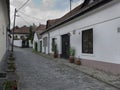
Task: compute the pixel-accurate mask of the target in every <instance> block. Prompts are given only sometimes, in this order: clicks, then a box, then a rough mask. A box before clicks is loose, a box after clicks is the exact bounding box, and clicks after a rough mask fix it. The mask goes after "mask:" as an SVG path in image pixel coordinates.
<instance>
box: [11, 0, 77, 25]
mask: <svg viewBox="0 0 120 90" xmlns="http://www.w3.org/2000/svg"><path fill="white" fill-rule="evenodd" d="M10 2H11V6H10V7H11V21H13V18H12V17H13V15H14V8H17V9H18V8H20V7H21V5H23V4H24V3H25V0H10ZM54 4H55V0H42V4H41V6H40V7H37V6H35V4H34V3H33V1H32V0H30V1H29V3H28V4H27V5H26V6H25V7H23V8H22V9H21V10H20V11H18V14H19V15H20V17H17V18H16V25H18V26H23V25H30V24H31V25H32V24H33V23H35V24H37V25H38V24H39V23H43V24H46V20H48V19H56V18H60V17H61V16H63V15H64V14H65V13H66V12H68V10H67V9H65V10H57V9H52V8H53V6H54ZM76 5H78V3H74V7H75V6H76ZM23 12H24V13H25V14H27V15H25V14H24V13H23ZM21 17H22V18H21ZM33 17H35V18H33Z"/></svg>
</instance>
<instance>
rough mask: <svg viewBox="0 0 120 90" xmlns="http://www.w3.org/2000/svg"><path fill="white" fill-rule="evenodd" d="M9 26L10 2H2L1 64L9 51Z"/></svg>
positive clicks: (0, 30)
mask: <svg viewBox="0 0 120 90" xmlns="http://www.w3.org/2000/svg"><path fill="white" fill-rule="evenodd" d="M9 25H10V17H9V0H0V64H1V62H2V60H3V59H4V57H5V55H6V52H7V50H8V44H9V43H8V35H7V29H8V28H9Z"/></svg>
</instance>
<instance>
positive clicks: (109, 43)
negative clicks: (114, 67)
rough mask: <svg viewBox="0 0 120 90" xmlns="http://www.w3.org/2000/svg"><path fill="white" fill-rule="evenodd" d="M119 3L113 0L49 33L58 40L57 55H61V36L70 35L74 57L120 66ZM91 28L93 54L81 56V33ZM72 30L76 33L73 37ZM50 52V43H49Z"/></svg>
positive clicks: (117, 0)
mask: <svg viewBox="0 0 120 90" xmlns="http://www.w3.org/2000/svg"><path fill="white" fill-rule="evenodd" d="M119 9H120V1H119V0H113V1H112V2H111V3H109V4H107V5H105V6H102V7H100V8H99V9H96V10H94V11H92V12H90V13H87V14H86V15H84V16H82V17H79V18H76V19H74V20H73V21H71V22H69V23H67V24H64V25H62V26H60V27H57V28H56V29H54V30H53V31H51V33H50V40H51V39H52V37H55V38H57V39H58V41H57V43H58V45H59V46H58V47H59V53H61V41H60V39H61V36H60V35H63V34H67V33H71V36H70V44H71V46H72V47H75V48H76V57H80V58H82V59H88V60H96V61H104V62H111V63H116V64H120V48H119V46H120V33H118V31H117V28H118V27H120V11H119ZM90 28H93V51H94V54H83V53H82V52H81V51H82V50H81V49H82V45H81V44H82V31H83V30H86V29H90ZM73 30H75V31H76V33H75V35H73ZM50 51H51V41H50Z"/></svg>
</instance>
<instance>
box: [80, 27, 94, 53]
mask: <svg viewBox="0 0 120 90" xmlns="http://www.w3.org/2000/svg"><path fill="white" fill-rule="evenodd" d="M82 53H88V54H93V29H88V30H84V31H82Z"/></svg>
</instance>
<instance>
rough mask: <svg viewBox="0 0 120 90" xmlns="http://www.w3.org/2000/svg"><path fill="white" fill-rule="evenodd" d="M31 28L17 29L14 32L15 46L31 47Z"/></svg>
mask: <svg viewBox="0 0 120 90" xmlns="http://www.w3.org/2000/svg"><path fill="white" fill-rule="evenodd" d="M29 34H30V30H29V27H27V26H23V27H15V30H14V46H17V47H29V40H28V37H29Z"/></svg>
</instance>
